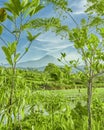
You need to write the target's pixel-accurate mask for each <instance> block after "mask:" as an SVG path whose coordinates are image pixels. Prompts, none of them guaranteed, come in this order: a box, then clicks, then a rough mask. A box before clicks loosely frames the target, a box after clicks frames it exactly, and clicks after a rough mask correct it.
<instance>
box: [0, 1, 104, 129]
mask: <svg viewBox="0 0 104 130" xmlns="http://www.w3.org/2000/svg"><path fill="white" fill-rule="evenodd" d="M87 3H88V4H87V7H86V15H87V19H85V18H83V19H81V20H80V23H78V22H77V21H76V20H75V19H74V17H73V16H72V15H71V13H72V9H71V8H69V5H70V4H68V1H66V0H57V1H56V0H45V1H44V2H42V1H41V0H15V1H14V0H9V1H7V2H5V3H4V6H3V7H2V8H0V41H1V42H2V43H3V46H2V51H3V53H4V55H5V58H6V61H7V63H8V64H9V66H10V67H8V68H6V67H4V66H2V67H0V130H104V97H103V95H104V80H103V79H104V2H103V0H100V1H99V2H98V1H97V0H87ZM48 4H52V5H53V7H54V8H53V9H55V11H56V12H57V17H51V18H37V17H35V16H36V14H37V13H39V12H40V10H42V9H43V8H45V7H46V6H48ZM93 13H94V14H93ZM69 18H71V20H72V21H73V23H74V24H75V27H73V28H72V27H70V26H69V25H68V24H67V23H66V24H63V21H62V20H63V19H67V20H69ZM5 21H7V22H10V24H11V25H12V28H9V27H8V26H7V24H6V22H5ZM49 30H51V31H52V32H54V33H55V34H56V35H59V36H60V37H61V39H67V40H69V42H72V43H73V46H74V48H75V49H76V50H77V52H78V54H80V56H81V57H80V60H78V59H77V60H70V59H69V60H66V54H65V53H61V56H60V58H59V59H58V60H59V61H60V62H62V63H63V66H62V67H59V66H57V65H55V64H52V63H49V64H48V65H47V66H46V67H45V69H44V71H42V72H41V71H38V70H34V69H19V68H17V63H18V62H19V61H20V60H21V59H22V58H23V57H24V55H25V54H26V53H27V52H28V51H29V49H30V47H31V44H33V41H34V40H35V39H36V38H37V37H38V36H40V35H41V34H42V33H44V32H46V31H49ZM4 32H5V33H6V34H7V35H9V36H10V37H11V40H10V41H8V39H5V37H4ZM33 32H34V33H33ZM24 33H25V34H26V35H25V40H27V41H28V45H27V47H25V48H24V52H23V53H21V52H19V50H18V49H19V45H20V44H22V43H21V38H22V36H23V34H24ZM80 63H83V67H81V68H80Z"/></svg>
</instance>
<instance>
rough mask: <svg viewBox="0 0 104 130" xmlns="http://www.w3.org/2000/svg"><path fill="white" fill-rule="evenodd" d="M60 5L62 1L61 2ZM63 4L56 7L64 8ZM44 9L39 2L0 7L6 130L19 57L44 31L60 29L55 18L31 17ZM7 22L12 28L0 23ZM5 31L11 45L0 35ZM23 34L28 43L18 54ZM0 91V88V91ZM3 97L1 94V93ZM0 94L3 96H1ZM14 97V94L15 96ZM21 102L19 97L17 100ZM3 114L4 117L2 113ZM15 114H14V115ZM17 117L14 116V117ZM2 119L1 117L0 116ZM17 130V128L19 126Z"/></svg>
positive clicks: (17, 1) (29, 0) (20, 0)
mask: <svg viewBox="0 0 104 130" xmlns="http://www.w3.org/2000/svg"><path fill="white" fill-rule="evenodd" d="M49 2H52V3H53V4H54V5H55V4H56V5H57V2H55V1H54V0H47V4H48V3H49ZM63 2H65V1H64V0H63ZM66 6H67V4H65V5H64V6H62V4H61V5H60V7H61V8H62V9H63V8H66ZM44 7H45V5H43V4H42V3H41V1H40V0H15V1H13V0H9V1H8V2H6V3H4V7H3V8H0V40H1V41H2V42H3V43H4V46H2V50H3V52H4V54H5V57H6V60H7V62H8V64H9V65H10V71H9V74H8V77H9V81H10V84H9V88H8V90H9V91H8V92H9V93H8V96H7V98H8V101H7V102H6V103H3V104H4V106H5V104H6V107H5V108H7V111H8V112H7V116H8V129H9V126H10V127H11V123H13V121H12V114H13V113H15V112H16V111H15V109H13V105H14V104H15V102H16V101H19V99H17V98H16V92H17V88H16V87H17V85H16V81H17V74H16V65H17V62H19V61H20V60H21V59H22V57H23V56H24V55H25V54H26V53H27V52H28V50H29V48H30V46H31V44H32V42H33V41H34V40H35V39H36V38H37V37H38V36H39V35H40V34H41V33H42V32H44V31H48V30H49V29H50V28H53V29H54V28H56V27H57V26H60V20H59V19H58V18H54V17H52V18H34V16H35V15H36V14H37V13H38V12H39V11H40V10H41V9H43V8H44ZM5 20H6V21H9V22H10V24H11V25H12V28H9V27H8V26H6V24H5V23H3V22H4V21H5ZM39 28H40V29H41V30H40V32H39V30H38V33H35V34H33V31H32V30H33V29H34V30H37V29H39ZM3 31H5V32H8V34H9V35H10V37H11V38H12V42H11V41H8V40H5V39H4V38H3V35H2V32H3ZM23 33H26V38H27V40H28V42H29V44H28V46H27V47H26V48H24V52H23V53H22V54H21V53H20V52H19V51H18V46H19V44H22V43H21V40H20V39H21V37H22V34H23ZM1 90H2V88H1ZM3 94H4V95H5V93H3ZM4 95H3V96H4ZM17 97H18V94H17ZM20 98H21V100H22V96H21V97H20ZM19 112H20V107H19V106H18V122H19V124H20V118H19ZM4 115H5V114H4ZM14 115H15V114H14ZM16 116H17V115H16ZM2 117H3V116H2ZM19 127H20V129H22V128H21V125H19Z"/></svg>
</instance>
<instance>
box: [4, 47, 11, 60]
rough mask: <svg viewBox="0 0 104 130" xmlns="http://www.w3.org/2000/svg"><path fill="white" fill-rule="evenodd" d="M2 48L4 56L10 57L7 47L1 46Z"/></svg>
mask: <svg viewBox="0 0 104 130" xmlns="http://www.w3.org/2000/svg"><path fill="white" fill-rule="evenodd" d="M2 50H3V52H4V53H5V56H6V57H10V52H9V50H8V48H7V47H5V46H2Z"/></svg>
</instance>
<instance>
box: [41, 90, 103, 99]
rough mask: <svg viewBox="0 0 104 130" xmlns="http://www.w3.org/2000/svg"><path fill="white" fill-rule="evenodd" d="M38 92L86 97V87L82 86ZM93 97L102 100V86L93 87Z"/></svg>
mask: <svg viewBox="0 0 104 130" xmlns="http://www.w3.org/2000/svg"><path fill="white" fill-rule="evenodd" d="M40 92H44V93H47V92H49V93H55V94H58V93H59V94H63V95H64V96H68V97H75V98H77V97H79V98H81V97H82V98H83V97H87V89H86V88H82V89H68V90H41V91H40ZM93 97H94V98H96V97H97V98H99V99H101V100H104V88H93Z"/></svg>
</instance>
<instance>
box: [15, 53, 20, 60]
mask: <svg viewBox="0 0 104 130" xmlns="http://www.w3.org/2000/svg"><path fill="white" fill-rule="evenodd" d="M19 56H20V53H18V54H16V56H15V57H14V62H16V61H17V60H18V58H19Z"/></svg>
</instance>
